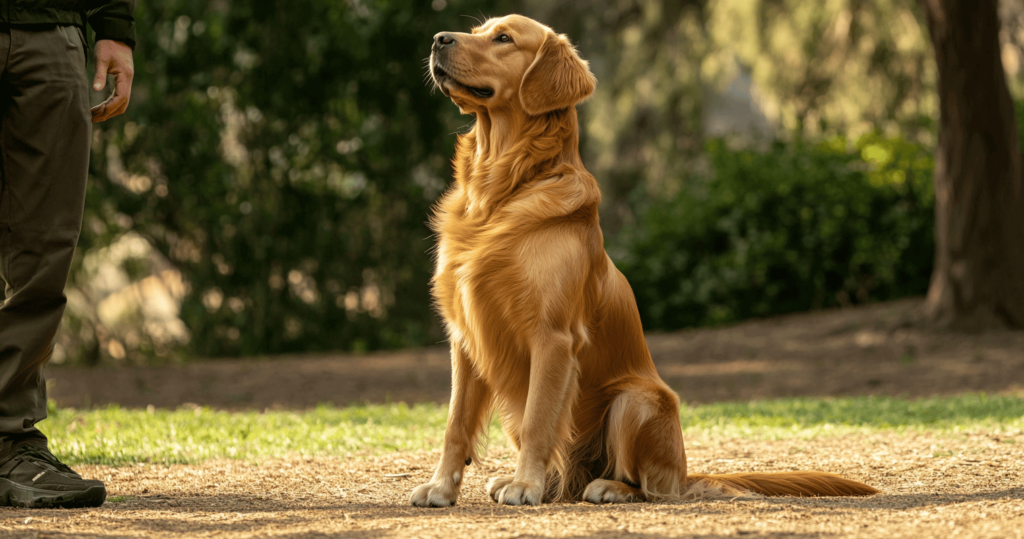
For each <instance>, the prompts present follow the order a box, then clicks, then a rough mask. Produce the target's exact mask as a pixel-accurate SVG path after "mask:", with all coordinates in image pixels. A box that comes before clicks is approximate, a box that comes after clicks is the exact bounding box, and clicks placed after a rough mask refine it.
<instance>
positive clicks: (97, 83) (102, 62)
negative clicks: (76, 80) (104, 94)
mask: <svg viewBox="0 0 1024 539" xmlns="http://www.w3.org/2000/svg"><path fill="white" fill-rule="evenodd" d="M109 64H110V58H109V57H104V58H100V57H99V55H97V58H96V75H95V76H94V77H93V78H92V89H93V90H96V91H97V92H98V91H100V90H102V89H103V88H104V87H105V86H106V85H107V68H108V67H109Z"/></svg>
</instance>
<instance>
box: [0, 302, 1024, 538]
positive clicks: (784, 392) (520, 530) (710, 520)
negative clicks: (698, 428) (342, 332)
mask: <svg viewBox="0 0 1024 539" xmlns="http://www.w3.org/2000/svg"><path fill="white" fill-rule="evenodd" d="M917 304H918V301H917V300H909V301H902V302H895V303H888V304H882V305H876V306H871V307H867V308H859V309H849V310H837V311H829V312H820V313H809V314H800V315H793V316H787V317H781V318H775V319H770V320H764V321H756V322H750V323H744V324H740V325H737V326H732V327H727V328H719V329H703V330H693V331H684V332H679V333H673V334H664V335H651V336H650V339H649V343H650V347H651V351H652V353H653V354H654V356H655V359H656V362H657V364H658V368H659V370H660V371H661V373H662V375H663V376H664V377H665V378H666V380H668V381H669V383H670V384H671V385H672V386H673V387H674V388H676V389H677V390H678V391H679V392H680V393H681V394H682V396H683V398H684V399H685V400H687V401H689V402H694V403H699V402H712V401H720V400H738V399H749V398H770V397H776V396H792V395H814V396H823V395H861V394H885V395H904V396H925V395H937V394H954V393H960V392H964V391H988V392H1013V393H1018V394H1019V393H1021V392H1022V388H1024V333H1022V332H999V333H990V334H984V335H976V336H962V335H952V334H944V333H936V332H929V331H924V330H919V329H912V328H909V327H907V326H906V324H904V321H905V320H908V319H909V317H910V316H911V313H912V311H913V309H914V308H915V307H916V306H917ZM448 376H449V371H448V359H447V354H446V352H445V350H444V349H443V348H442V347H436V348H428V349H423V350H416V351H405V352H398V353H391V354H374V355H369V356H351V355H330V356H319V357H313V358H309V357H295V358H274V359H267V360H262V361H256V362H249V361H216V362H207V363H196V364H190V365H186V366H184V367H120V368H103V369H97V370H88V369H77V368H76V369H72V368H54V369H51V371H50V372H49V374H48V378H50V379H51V380H52V381H54V382H55V386H54V387H53V390H52V391H51V395H52V396H54V397H55V398H56V399H57V400H58V402H59V403H60V404H61V405H64V406H68V405H73V406H83V405H103V404H108V403H118V404H121V405H123V406H129V407H137V406H146V405H149V404H153V405H155V406H158V407H174V406H177V405H180V404H182V403H184V402H195V403H200V404H204V405H210V406H213V407H217V408H236V409H239V408H257V409H262V408H266V407H277V408H306V407H309V406H313V405H316V404H318V403H335V404H338V405H344V404H346V403H350V402H359V401H371V402H372V401H383V400H385V399H389V398H390V399H392V400H405V401H408V402H416V401H446V400H447V397H448V383H449V378H448ZM687 443H688V450H687V451H688V456H689V458H690V469H691V470H692V471H695V472H713V473H714V472H739V471H787V470H795V469H820V470H826V471H832V472H839V473H842V474H844V475H847V476H849V477H853V478H856V479H860V480H863V481H866V482H869V483H870V484H872V485H874V486H876V487H878V488H880V489H882V491H883V494H880V495H876V496H872V497H868V498H832V499H827V498H818V499H800V498H774V499H764V500H757V501H729V500H715V501H700V502H679V503H665V504H632V505H623V506H614V507H597V506H592V505H589V504H582V503H581V504H564V505H546V506H542V507H539V508H510V507H499V506H497V505H496V504H494V503H492V502H490V501H489V500H488V499H487V498H486V496H485V495H484V494H483V483H484V481H485V480H486V478H487V477H489V476H491V475H496V474H501V475H506V474H508V473H510V471H511V462H512V457H511V456H510V455H509V454H507V453H506V452H503V450H501V449H495V450H492V452H491V453H490V455H489V456H488V457H487V458H485V459H482V462H478V463H474V465H473V466H472V467H471V468H470V469H469V471H468V473H467V476H466V484H465V486H464V489H463V496H462V498H461V499H460V501H459V504H458V505H457V506H455V507H453V508H448V509H432V510H427V509H416V508H413V507H410V506H408V505H407V501H406V500H407V497H408V494H409V492H410V490H411V489H412V488H413V487H414V486H415V485H416V484H418V483H420V482H422V481H425V480H426V479H427V478H428V477H429V475H430V473H431V470H432V466H433V464H434V462H435V461H436V458H437V454H436V453H396V454H391V455H387V456H385V457H370V458H351V459H290V460H276V461H268V462H263V463H246V462H238V461H215V462H208V463H206V464H203V465H199V466H171V467H164V466H156V465H140V466H134V467H125V468H109V467H101V466H83V467H81V471H82V472H83V473H84V474H85V475H87V476H91V477H98V478H101V479H105V480H106V482H107V484H108V489H109V492H110V496H111V497H112V498H111V501H108V503H107V504H105V505H104V506H103V507H101V508H99V509H93V510H33V511H29V510H15V509H9V508H8V509H0V537H6V536H17V537H51V538H64V537H155V538H160V537H224V538H243V537H281V538H289V539H290V538H298V537H335V536H345V537H356V538H367V539H370V538H378V537H380V538H384V537H403V538H404V537H438V538H444V539H454V538H458V537H513V536H542V537H609V538H610V537H619V536H623V537H625V536H637V537H649V538H661V537H700V538H719V537H758V538H765V537H772V538H776V537H824V538H832V537H837V538H838V537H877V538H896V537H953V536H957V537H969V538H971V537H1022V536H1024V531H1022V530H1024V481H1022V479H1021V477H1022V476H1024V466H1022V464H1021V461H1022V456H1024V433H1021V432H973V433H965V434H956V435H945V436H939V435H931V434H905V435H898V434H877V435H871V436H862V437H847V438H833V439H822V440H791V441H774V442H772V441H746V440H722V439H698V440H692V439H691V440H688V441H687ZM393 473H408V474H410V476H409V477H407V478H387V477H385V474H393Z"/></svg>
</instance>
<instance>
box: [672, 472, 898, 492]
mask: <svg viewBox="0 0 1024 539" xmlns="http://www.w3.org/2000/svg"><path fill="white" fill-rule="evenodd" d="M686 486H687V490H686V493H685V494H684V495H683V497H684V498H708V497H712V498H713V497H722V496H727V497H746V496H750V494H751V493H753V494H761V495H764V496H869V495H871V494H877V493H878V492H879V491H878V490H877V489H875V488H874V487H871V486H869V485H865V484H864V483H861V482H860V481H854V480H852V479H846V478H845V477H840V476H838V475H836V474H831V473H825V472H782V473H730V474H713V475H712V474H690V475H688V476H687V477H686Z"/></svg>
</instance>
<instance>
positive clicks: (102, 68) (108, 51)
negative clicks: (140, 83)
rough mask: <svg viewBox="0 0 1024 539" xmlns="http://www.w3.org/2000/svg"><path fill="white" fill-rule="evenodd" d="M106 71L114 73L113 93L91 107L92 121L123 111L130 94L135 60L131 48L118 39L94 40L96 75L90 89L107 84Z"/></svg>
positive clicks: (108, 117) (97, 89)
mask: <svg viewBox="0 0 1024 539" xmlns="http://www.w3.org/2000/svg"><path fill="white" fill-rule="evenodd" d="M107 73H112V74H113V75H114V93H112V94H110V97H108V98H107V100H106V101H104V102H102V103H100V104H99V105H96V106H95V107H93V108H92V122H93V123H96V122H102V121H104V120H108V119H110V118H113V117H114V116H117V115H118V114H121V113H123V112H124V111H125V110H126V109H127V108H128V99H129V98H130V97H131V95H132V78H133V77H135V62H134V60H132V49H131V47H129V46H128V45H125V44H124V43H121V42H120V41H113V40H110V39H101V40H99V41H97V42H96V76H95V77H93V78H92V89H93V90H96V91H97V92H98V91H100V90H102V89H103V88H104V87H105V86H106V85H107Z"/></svg>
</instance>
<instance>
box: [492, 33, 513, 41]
mask: <svg viewBox="0 0 1024 539" xmlns="http://www.w3.org/2000/svg"><path fill="white" fill-rule="evenodd" d="M494 40H495V41H498V42H500V43H512V38H510V37H508V34H501V35H500V36H498V37H496V38H494Z"/></svg>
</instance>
